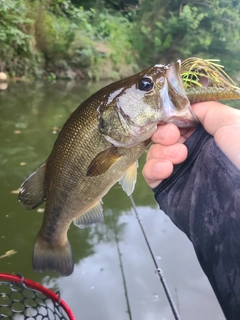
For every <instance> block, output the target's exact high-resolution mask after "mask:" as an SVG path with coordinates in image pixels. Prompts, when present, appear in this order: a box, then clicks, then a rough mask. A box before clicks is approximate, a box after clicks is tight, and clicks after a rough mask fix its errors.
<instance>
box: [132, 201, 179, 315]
mask: <svg viewBox="0 0 240 320" xmlns="http://www.w3.org/2000/svg"><path fill="white" fill-rule="evenodd" d="M129 198H130V200H131V203H132V206H133V210H134V213H135V215H136V218H137V221H138V223H139V225H140V228H141V230H142V233H143V236H144V239H145V241H146V244H147V247H148V249H149V252H150V254H151V256H152V259H153V262H154V265H155V267H156V273H157V274H158V276H159V279H160V281H161V283H162V286H163V289H164V292H165V294H166V297H167V299H168V302H169V304H170V307H171V309H172V313H173V315H174V318H175V320H181V318H180V315H179V312H178V310H177V307H176V305H175V303H174V301H173V298H172V296H171V293H170V290H169V288H168V285H167V281H166V279H165V278H164V275H163V271H162V270H161V269H160V267H159V265H158V262H157V260H156V258H155V256H154V254H153V251H152V248H151V246H150V243H149V241H148V238H147V235H146V233H145V230H144V228H143V225H142V222H141V219H140V217H139V214H138V212H137V207H136V204H135V202H134V200H133V197H132V195H130V196H129Z"/></svg>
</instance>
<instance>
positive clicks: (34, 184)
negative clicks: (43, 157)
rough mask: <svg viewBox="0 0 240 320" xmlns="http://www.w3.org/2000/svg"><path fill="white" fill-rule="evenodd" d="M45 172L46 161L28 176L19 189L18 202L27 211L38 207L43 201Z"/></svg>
mask: <svg viewBox="0 0 240 320" xmlns="http://www.w3.org/2000/svg"><path fill="white" fill-rule="evenodd" d="M45 171H46V161H45V162H44V163H43V164H41V165H40V167H38V168H37V169H36V170H35V171H34V172H33V173H32V174H30V176H29V177H28V178H27V179H26V180H25V181H24V182H23V184H22V185H21V187H20V191H19V194H18V200H19V202H20V203H21V204H22V205H23V206H24V207H25V208H26V209H28V210H31V209H34V208H36V207H38V206H40V204H42V203H43V201H44V200H45V192H44V180H45Z"/></svg>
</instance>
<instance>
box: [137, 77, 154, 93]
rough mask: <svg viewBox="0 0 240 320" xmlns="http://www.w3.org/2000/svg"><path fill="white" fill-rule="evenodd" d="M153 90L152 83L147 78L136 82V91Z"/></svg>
mask: <svg viewBox="0 0 240 320" xmlns="http://www.w3.org/2000/svg"><path fill="white" fill-rule="evenodd" d="M152 88H153V81H152V80H151V79H149V78H142V79H140V80H139V82H138V89H139V90H141V91H150V90H151V89H152Z"/></svg>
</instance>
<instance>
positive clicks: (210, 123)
mask: <svg viewBox="0 0 240 320" xmlns="http://www.w3.org/2000/svg"><path fill="white" fill-rule="evenodd" d="M192 108H193V111H194V112H195V114H196V116H197V118H198V120H199V121H200V122H201V123H202V125H203V126H204V128H205V130H206V131H207V132H208V133H209V134H211V135H212V136H214V135H215V133H216V132H217V131H218V130H219V129H220V128H222V127H225V126H232V125H234V124H240V111H239V110H237V109H234V108H231V107H229V106H226V105H224V104H222V103H219V102H216V101H208V102H201V103H195V104H193V105H192Z"/></svg>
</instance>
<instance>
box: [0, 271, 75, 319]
mask: <svg viewBox="0 0 240 320" xmlns="http://www.w3.org/2000/svg"><path fill="white" fill-rule="evenodd" d="M6 319H7V320H35V319H36V320H55V319H57V320H75V317H74V315H73V313H72V311H71V310H70V309H69V307H68V305H67V304H66V303H65V302H64V301H63V300H62V299H60V296H59V294H58V293H54V292H53V291H51V290H49V289H47V288H45V287H43V286H42V285H40V284H39V283H36V282H34V281H31V280H28V279H25V278H23V277H21V276H18V275H11V274H6V273H0V320H6Z"/></svg>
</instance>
